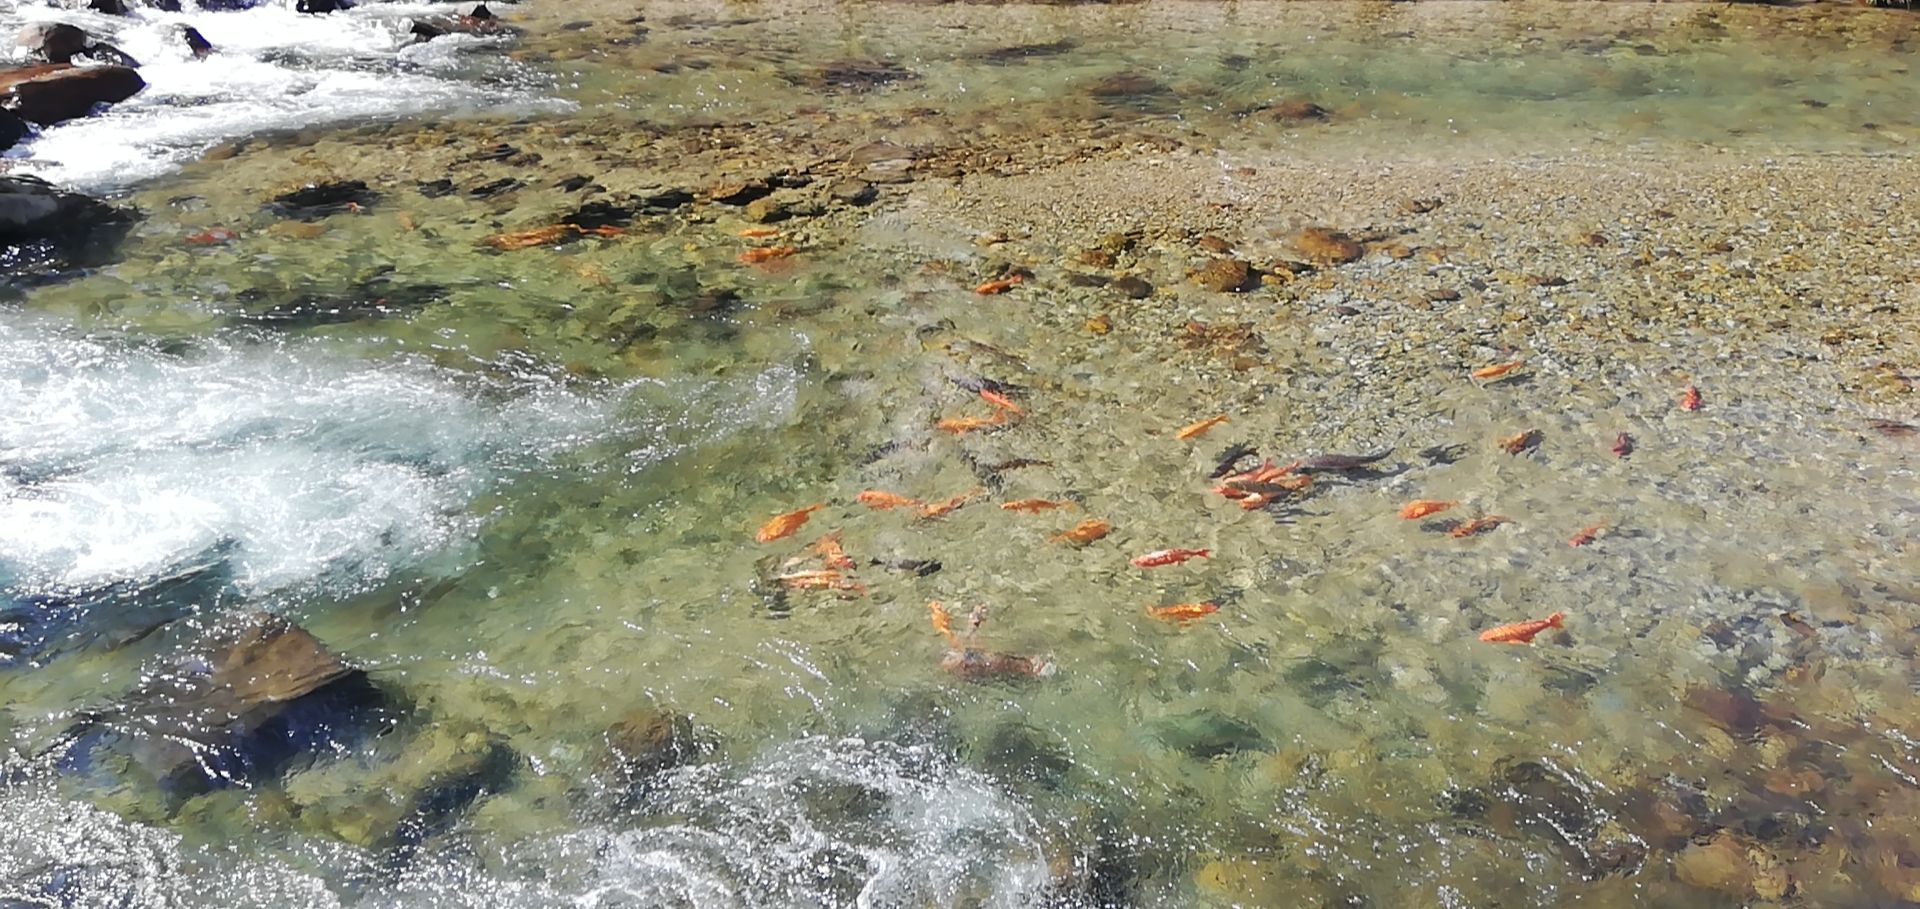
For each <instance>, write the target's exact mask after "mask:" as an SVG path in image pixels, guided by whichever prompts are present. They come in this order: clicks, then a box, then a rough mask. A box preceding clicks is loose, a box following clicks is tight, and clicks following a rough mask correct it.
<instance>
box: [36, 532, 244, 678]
mask: <svg viewBox="0 0 1920 909" xmlns="http://www.w3.org/2000/svg"><path fill="white" fill-rule="evenodd" d="M229 549H230V547H226V546H219V547H214V549H213V550H211V551H210V552H208V553H207V554H206V555H205V556H203V557H202V558H200V559H196V560H194V561H192V562H190V563H187V564H183V565H180V566H179V567H177V568H175V569H174V570H172V571H169V572H167V573H165V574H161V575H157V576H155V577H151V578H142V579H139V580H131V581H121V582H118V583H114V584H108V585H106V586H104V587H100V588H96V589H91V590H81V591H72V592H66V593H60V594H52V593H41V594H35V595H32V596H27V597H22V598H20V599H17V600H14V601H12V602H10V603H7V604H5V605H4V607H0V666H8V665H18V664H29V665H44V664H45V663H47V662H48V661H49V660H51V659H52V658H54V657H56V656H58V655H61V654H63V653H67V652H70V651H76V650H87V649H112V648H116V647H122V646H125V645H127V644H131V643H133V642H135V641H138V640H140V639H141V638H144V637H146V636H147V635H148V634H150V633H152V632H153V631H154V630H155V629H157V628H159V627H161V626H163V625H165V624H167V623H168V622H171V621H174V620H176V619H179V618H183V617H185V616H188V615H192V614H194V613H195V612H197V611H199V610H202V609H206V608H215V607H217V606H218V605H219V603H220V602H221V600H222V599H223V598H224V597H225V596H227V592H228V589H229V585H230V581H231V578H230V573H229V571H228V570H227V568H228V566H227V556H228V550H229Z"/></svg>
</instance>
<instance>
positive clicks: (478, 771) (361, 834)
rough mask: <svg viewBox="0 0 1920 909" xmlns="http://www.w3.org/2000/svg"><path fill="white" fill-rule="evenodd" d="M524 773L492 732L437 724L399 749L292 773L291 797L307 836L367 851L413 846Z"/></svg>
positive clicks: (289, 780)
mask: <svg viewBox="0 0 1920 909" xmlns="http://www.w3.org/2000/svg"><path fill="white" fill-rule="evenodd" d="M392 738H398V736H393V737H392ZM386 747H389V748H390V747H392V746H386ZM378 750H382V751H384V750H385V749H384V748H382V749H378ZM519 766H520V759H519V758H518V757H517V756H516V755H515V754H514V753H513V751H512V749H510V748H508V747H507V746H506V745H505V744H504V743H502V742H501V741H500V740H499V738H498V737H497V736H494V735H493V734H491V733H489V732H488V731H487V730H485V729H483V728H480V727H478V726H475V725H472V724H469V723H462V722H437V723H434V724H432V725H430V726H428V727H426V728H424V729H422V730H421V731H420V732H419V733H418V734H416V735H413V736H411V737H409V738H406V739H404V741H402V742H401V743H400V744H399V746H398V747H397V749H395V750H392V751H386V752H385V753H379V754H375V755H372V756H368V755H364V754H363V755H359V756H357V757H356V758H354V759H351V760H340V761H332V762H329V763H326V764H323V765H320V766H316V767H314V768H312V769H309V770H303V771H300V772H298V773H294V774H291V775H290V776H289V777H288V778H287V783H286V793H287V798H288V799H289V800H290V801H292V802H293V804H294V805H295V806H296V807H297V808H298V810H299V822H300V824H301V826H304V827H306V828H308V829H310V830H315V831H319V832H321V833H325V834H328V835H331V836H335V837H338V838H340V839H342V840H345V841H346V842H349V843H352V844H354V845H356V846H362V847H367V848H392V847H410V846H414V845H418V844H419V843H420V842H421V841H422V840H425V839H426V838H427V837H429V836H432V835H433V834H435V833H438V832H440V831H441V830H444V829H445V828H446V827H447V825H448V824H449V822H451V821H452V820H453V819H454V818H455V816H457V815H458V814H459V813H460V812H462V811H464V810H466V809H467V808H468V807H469V806H471V805H472V804H473V803H474V802H475V801H477V800H479V799H481V798H483V797H485V796H486V795H487V794H489V793H492V792H499V791H501V790H503V789H505V788H507V786H508V785H510V784H511V782H512V780H513V774H514V772H515V771H516V770H517V769H518V768H519Z"/></svg>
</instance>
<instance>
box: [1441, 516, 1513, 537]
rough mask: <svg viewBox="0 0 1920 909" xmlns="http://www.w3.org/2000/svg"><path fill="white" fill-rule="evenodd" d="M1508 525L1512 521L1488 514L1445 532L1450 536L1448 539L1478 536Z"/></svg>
mask: <svg viewBox="0 0 1920 909" xmlns="http://www.w3.org/2000/svg"><path fill="white" fill-rule="evenodd" d="M1510 523H1512V521H1511V520H1510V519H1508V518H1507V517H1506V516H1504V515H1497V514H1490V515H1487V516H1485V517H1480V518H1474V519H1473V520H1471V521H1468V522H1466V523H1464V524H1460V525H1458V526H1456V527H1454V528H1453V529H1452V530H1449V531H1447V536H1450V537H1471V536H1478V535H1480V534H1483V533H1486V532H1487V531H1489V530H1492V529H1494V528H1495V527H1498V526H1500V525H1502V524H1510Z"/></svg>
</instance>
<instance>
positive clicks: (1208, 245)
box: [1198, 234, 1233, 255]
mask: <svg viewBox="0 0 1920 909" xmlns="http://www.w3.org/2000/svg"><path fill="white" fill-rule="evenodd" d="M1198 243H1199V245H1200V248H1201V249H1204V250H1206V251H1207V252H1210V253H1220V254H1222V255H1225V254H1227V253H1230V252H1233V244H1232V243H1228V242H1227V241H1226V240H1224V239H1221V238H1220V237H1217V236H1214V235H1213V234H1206V235H1204V236H1202V237H1201V238H1200V239H1199V241H1198Z"/></svg>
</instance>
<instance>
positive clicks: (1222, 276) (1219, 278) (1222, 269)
mask: <svg viewBox="0 0 1920 909" xmlns="http://www.w3.org/2000/svg"><path fill="white" fill-rule="evenodd" d="M1193 283H1195V284H1198V285H1200V286H1201V287H1204V288H1206V289H1208V290H1211V291H1214V292H1216V293H1238V292H1240V291H1243V290H1249V289H1251V288H1253V287H1254V286H1255V284H1256V283H1257V282H1256V281H1255V280H1254V276H1253V266H1251V265H1248V264H1247V263H1246V260H1244V259H1230V258H1226V257H1220V258H1215V259H1213V260H1211V261H1209V262H1208V263H1207V264H1206V265H1205V266H1203V267H1202V268H1201V269H1200V270H1199V271H1196V272H1194V273H1193Z"/></svg>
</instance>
